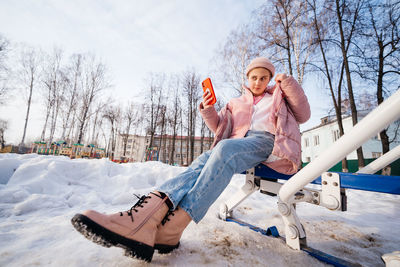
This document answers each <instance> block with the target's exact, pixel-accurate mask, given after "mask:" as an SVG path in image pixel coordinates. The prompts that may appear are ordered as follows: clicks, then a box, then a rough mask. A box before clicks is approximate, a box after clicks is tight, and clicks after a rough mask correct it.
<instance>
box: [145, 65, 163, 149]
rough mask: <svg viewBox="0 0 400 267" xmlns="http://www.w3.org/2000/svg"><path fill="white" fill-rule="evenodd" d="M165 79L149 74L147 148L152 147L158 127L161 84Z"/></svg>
mask: <svg viewBox="0 0 400 267" xmlns="http://www.w3.org/2000/svg"><path fill="white" fill-rule="evenodd" d="M164 80H165V77H164V75H162V74H155V73H151V74H150V90H149V91H148V94H147V96H146V99H147V103H148V105H147V106H148V107H147V110H148V116H150V118H147V120H148V127H147V131H146V134H149V135H150V143H149V146H148V147H149V148H152V147H153V138H154V135H155V133H156V130H157V126H158V125H159V115H160V112H161V105H162V100H163V94H162V92H163V91H162V89H163V86H164V85H163V84H164Z"/></svg>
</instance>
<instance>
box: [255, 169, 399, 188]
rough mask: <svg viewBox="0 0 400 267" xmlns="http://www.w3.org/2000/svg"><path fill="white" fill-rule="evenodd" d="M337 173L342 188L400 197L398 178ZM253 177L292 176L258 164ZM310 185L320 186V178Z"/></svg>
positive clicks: (273, 177)
mask: <svg viewBox="0 0 400 267" xmlns="http://www.w3.org/2000/svg"><path fill="white" fill-rule="evenodd" d="M337 173H338V174H339V175H340V184H341V187H342V188H349V189H356V190H364V191H372V192H379V193H388V194H394V195H400V176H386V175H376V174H362V173H347V172H337ZM255 176H258V177H260V178H261V179H265V180H271V179H281V180H289V179H290V178H291V177H292V176H293V175H285V174H282V173H279V172H277V171H274V170H273V169H271V168H269V167H267V166H265V165H264V164H259V165H257V166H256V167H255ZM312 183H313V184H321V177H318V178H317V179H315V180H314V181H313V182H312Z"/></svg>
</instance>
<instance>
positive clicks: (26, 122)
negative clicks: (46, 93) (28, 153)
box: [18, 74, 34, 152]
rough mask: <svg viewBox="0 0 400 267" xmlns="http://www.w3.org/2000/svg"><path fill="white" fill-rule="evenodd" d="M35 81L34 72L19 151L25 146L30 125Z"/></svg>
mask: <svg viewBox="0 0 400 267" xmlns="http://www.w3.org/2000/svg"><path fill="white" fill-rule="evenodd" d="M33 82H34V76H33V74H31V81H30V85H29V97H28V106H27V108H26V116H25V125H24V133H23V135H22V139H21V143H20V144H19V149H18V151H19V152H21V151H22V147H23V146H24V142H25V135H26V129H27V127H28V120H29V111H30V109H31V102H32V92H33Z"/></svg>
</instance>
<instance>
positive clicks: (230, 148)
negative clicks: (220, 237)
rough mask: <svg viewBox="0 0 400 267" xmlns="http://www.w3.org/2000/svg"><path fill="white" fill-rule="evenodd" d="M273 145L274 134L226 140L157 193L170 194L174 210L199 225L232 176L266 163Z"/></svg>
mask: <svg viewBox="0 0 400 267" xmlns="http://www.w3.org/2000/svg"><path fill="white" fill-rule="evenodd" d="M273 146H274V135H273V134H270V133H268V132H264V131H248V132H247V134H246V136H245V137H243V138H238V139H224V140H222V141H220V142H219V143H218V144H217V145H216V146H215V147H214V148H213V149H212V150H208V151H207V152H204V153H203V154H201V155H200V156H199V157H198V158H197V159H195V160H194V161H193V162H192V164H191V165H190V166H189V167H188V168H187V169H186V170H185V171H184V172H183V173H181V174H179V175H178V176H176V177H174V178H172V179H170V180H168V181H166V182H165V183H164V184H162V185H161V186H160V188H158V189H157V190H158V191H160V192H164V193H165V194H167V195H168V197H169V199H170V200H171V202H172V204H173V205H174V208H176V207H177V206H179V207H181V208H182V209H183V210H185V211H186V212H187V213H188V214H189V215H190V217H191V218H192V219H193V221H195V222H196V223H198V222H199V221H200V220H201V219H202V218H203V217H204V215H205V214H206V212H207V210H208V209H209V207H210V206H211V205H212V204H213V203H214V201H215V200H216V199H217V198H218V197H219V195H220V194H221V193H222V191H224V189H225V188H226V187H227V186H228V184H229V182H230V180H231V178H232V176H233V175H234V174H235V173H242V172H244V171H245V170H247V169H249V168H252V167H254V166H256V165H257V164H259V163H261V162H263V161H265V160H266V159H267V158H268V157H269V155H270V154H271V152H272V148H273Z"/></svg>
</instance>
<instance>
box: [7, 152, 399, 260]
mask: <svg viewBox="0 0 400 267" xmlns="http://www.w3.org/2000/svg"><path fill="white" fill-rule="evenodd" d="M183 170H184V168H180V167H171V166H168V165H165V164H162V163H159V162H147V163H130V164H122V165H119V164H115V163H112V162H110V161H108V160H106V159H101V160H84V159H77V160H70V159H69V158H66V157H53V156H38V155H36V154H28V155H16V154H0V266H143V265H145V264H144V263H143V262H142V261H138V260H134V259H131V258H127V257H125V256H123V251H122V250H121V249H119V248H104V247H101V246H98V245H96V244H94V243H92V242H90V241H88V240H87V239H85V238H84V237H83V236H82V235H80V234H79V233H78V232H77V231H75V229H74V228H73V227H72V225H71V223H70V219H71V218H72V217H73V215H74V214H75V213H77V212H80V211H83V210H85V209H89V208H90V209H96V210H99V211H103V212H107V213H110V212H116V211H123V210H127V209H129V208H130V207H131V206H132V205H133V204H134V203H136V198H135V197H134V196H133V193H136V194H147V193H148V192H149V191H151V190H153V189H154V188H156V187H157V186H159V185H160V184H162V183H163V182H164V181H165V180H167V179H169V178H172V177H173V176H174V175H176V174H178V173H179V172H182V171H183ZM243 181H244V176H243V175H235V176H234V177H233V179H232V182H231V183H230V185H229V186H228V187H227V189H226V190H225V191H224V193H223V194H222V195H221V197H220V198H219V199H218V200H217V201H216V203H215V204H214V205H213V206H212V207H211V208H210V210H209V212H208V213H207V215H206V217H205V218H204V219H203V220H202V221H201V222H200V223H199V224H198V225H195V224H194V223H191V224H190V225H189V226H188V228H187V230H186V231H185V232H184V234H183V237H182V240H181V247H180V248H179V249H177V250H176V251H174V252H172V253H171V254H167V255H159V254H157V253H155V254H154V257H153V261H152V263H151V264H148V265H149V266H185V265H186V266H202V265H211V266H245V265H247V266H325V265H324V264H323V263H321V262H319V261H318V260H316V259H314V258H312V257H310V256H308V255H307V254H306V253H304V252H301V251H294V250H291V249H289V248H288V247H287V246H286V245H285V244H284V242H283V241H281V240H279V239H273V238H268V237H265V236H262V235H261V234H259V233H256V232H253V231H251V230H249V229H247V228H245V227H241V226H239V225H237V224H234V223H228V222H223V221H221V220H219V219H217V217H216V214H217V211H218V206H219V204H220V203H221V202H222V201H223V200H225V199H226V198H227V197H228V196H230V195H231V194H232V193H234V192H235V191H236V190H237V189H238V188H240V187H241V185H242V183H243ZM347 195H348V211H347V212H344V213H342V212H332V211H329V210H327V209H324V208H321V207H316V206H312V205H309V204H303V205H298V208H297V210H298V214H299V216H300V218H301V220H302V223H303V225H304V226H305V229H306V232H307V241H308V243H309V245H311V246H312V247H315V248H317V249H320V250H323V251H324V252H327V253H330V254H333V255H335V256H339V257H342V258H346V259H348V260H351V261H353V262H358V263H360V264H362V265H363V266H384V264H383V262H382V261H381V258H380V257H381V255H382V254H385V253H390V252H392V251H395V250H400V220H399V219H400V196H393V195H388V194H377V193H371V192H361V191H352V190H348V191H347ZM235 216H236V217H238V218H241V219H243V220H246V221H248V222H252V223H253V224H256V225H259V226H263V227H264V226H265V227H266V226H270V225H276V226H277V227H278V230H279V231H280V233H283V230H282V226H283V224H282V221H281V218H280V216H279V213H278V211H277V208H276V198H274V197H268V196H265V195H262V194H260V193H255V194H253V195H252V196H251V197H250V198H249V199H248V200H246V201H245V202H243V203H242V204H241V206H239V208H238V209H237V210H236V211H235Z"/></svg>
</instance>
